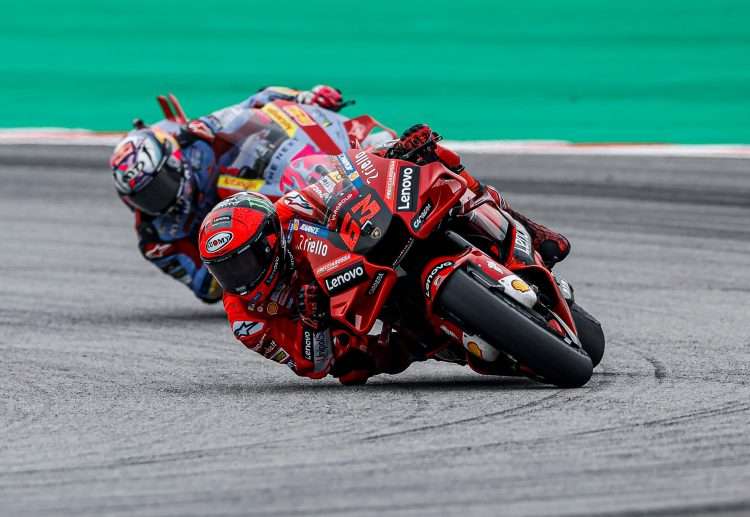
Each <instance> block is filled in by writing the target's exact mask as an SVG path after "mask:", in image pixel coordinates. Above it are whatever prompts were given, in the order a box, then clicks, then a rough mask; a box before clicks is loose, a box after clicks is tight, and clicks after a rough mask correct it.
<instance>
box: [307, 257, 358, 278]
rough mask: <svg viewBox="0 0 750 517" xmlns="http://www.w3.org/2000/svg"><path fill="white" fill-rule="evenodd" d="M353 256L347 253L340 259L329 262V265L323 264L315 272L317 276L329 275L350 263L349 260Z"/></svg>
mask: <svg viewBox="0 0 750 517" xmlns="http://www.w3.org/2000/svg"><path fill="white" fill-rule="evenodd" d="M351 258H352V256H351V255H350V254H349V253H347V254H346V255H341V256H340V257H337V258H335V259H334V260H332V261H330V262H328V263H327V264H323V265H322V266H320V267H319V268H318V269H316V270H315V274H317V275H322V274H325V273H328V272H329V271H332V270H334V269H336V268H337V267H338V266H340V265H341V264H343V263H345V262H348V261H349V259H351Z"/></svg>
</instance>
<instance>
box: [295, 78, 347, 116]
mask: <svg viewBox="0 0 750 517" xmlns="http://www.w3.org/2000/svg"><path fill="white" fill-rule="evenodd" d="M297 102H299V103H301V104H317V105H318V106H320V107H321V108H325V109H329V110H331V111H338V110H340V109H341V106H342V105H343V102H344V98H343V97H342V96H341V91H340V90H338V89H337V88H334V87H333V86H328V85H325V84H319V85H317V86H315V87H313V89H312V90H309V91H304V92H300V93H298V94H297Z"/></svg>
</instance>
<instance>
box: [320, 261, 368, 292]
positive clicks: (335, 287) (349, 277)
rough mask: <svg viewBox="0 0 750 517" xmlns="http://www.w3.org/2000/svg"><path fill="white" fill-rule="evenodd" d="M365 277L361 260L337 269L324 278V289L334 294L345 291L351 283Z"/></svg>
mask: <svg viewBox="0 0 750 517" xmlns="http://www.w3.org/2000/svg"><path fill="white" fill-rule="evenodd" d="M365 278H366V277H365V265H364V263H363V262H357V263H356V264H354V265H352V266H349V267H348V268H346V269H344V270H342V271H339V272H338V273H336V274H335V275H332V276H329V277H328V278H326V279H325V284H326V289H327V290H328V294H330V295H334V294H336V293H340V292H342V291H346V290H347V289H349V288H350V287H352V286H353V285H356V284H358V283H360V282H362V281H363V280H364V279H365Z"/></svg>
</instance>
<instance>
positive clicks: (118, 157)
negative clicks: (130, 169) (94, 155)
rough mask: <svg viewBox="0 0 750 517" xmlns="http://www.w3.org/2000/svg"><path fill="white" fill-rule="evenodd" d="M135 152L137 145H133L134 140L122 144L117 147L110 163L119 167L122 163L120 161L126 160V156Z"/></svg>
mask: <svg viewBox="0 0 750 517" xmlns="http://www.w3.org/2000/svg"><path fill="white" fill-rule="evenodd" d="M134 152H135V146H134V145H133V142H131V141H127V142H125V143H124V144H122V145H121V146H120V147H118V148H117V151H116V152H115V154H114V155H113V156H112V161H111V162H110V165H111V166H112V167H117V166H118V165H120V163H121V162H122V161H123V160H125V158H126V157H128V156H129V155H131V154H133V153H134Z"/></svg>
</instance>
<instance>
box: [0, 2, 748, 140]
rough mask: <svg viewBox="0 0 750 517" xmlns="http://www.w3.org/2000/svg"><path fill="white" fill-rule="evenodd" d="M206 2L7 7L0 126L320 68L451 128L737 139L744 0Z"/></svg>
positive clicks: (69, 118) (744, 115)
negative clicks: (615, 1)
mask: <svg viewBox="0 0 750 517" xmlns="http://www.w3.org/2000/svg"><path fill="white" fill-rule="evenodd" d="M188 4H192V5H193V7H192V8H189V9H186V8H185V7H184V6H185V5H188ZM220 5H221V6H222V10H221V12H219V11H218V10H217V9H216V8H214V7H213V5H211V4H209V3H205V2H200V3H199V2H189V1H182V2H174V1H162V2H158V3H157V2H146V1H144V0H131V1H128V2H122V1H121V2H116V3H114V2H108V1H99V2H95V1H82V2H76V3H74V4H66V3H63V2H53V1H43V0H31V1H26V2H16V3H10V4H8V5H6V6H4V8H3V14H2V19H0V48H2V49H3V51H2V54H1V56H2V57H0V101H2V103H1V105H2V107H3V108H2V109H3V115H2V116H3V118H2V122H0V126H4V127H17V126H67V127H86V128H92V129H103V130H119V129H123V128H127V127H128V126H129V122H130V120H131V119H132V118H133V117H136V116H141V117H144V118H145V119H146V120H152V119H155V118H157V117H158V116H159V112H158V109H157V106H156V103H155V102H154V101H153V97H154V96H155V95H156V94H158V93H162V92H166V91H173V92H174V93H176V94H177V95H178V96H179V97H180V99H182V101H183V104H184V105H185V107H186V109H187V110H188V113H189V114H192V115H199V114H203V113H206V112H208V111H210V110H212V109H216V108H219V107H221V106H223V105H226V104H230V103H233V102H237V101H239V100H241V99H243V98H244V97H246V96H247V95H249V94H250V93H252V92H253V91H255V90H256V89H257V88H258V87H260V86H263V85H268V84H282V85H290V86H297V87H307V86H310V85H312V84H316V83H319V82H326V83H330V84H333V85H335V86H338V87H339V88H341V89H342V90H343V91H344V93H345V95H346V96H347V97H353V98H356V99H357V101H358V104H357V105H356V106H355V107H354V108H350V109H348V111H347V112H348V113H350V114H355V113H359V112H368V113H371V114H373V115H375V116H376V117H377V118H379V119H381V120H382V121H383V122H385V123H388V124H390V125H392V126H393V127H394V128H395V129H397V130H401V129H403V128H404V127H406V126H408V125H410V124H412V123H414V122H418V121H424V122H430V123H431V124H432V125H433V126H434V127H435V128H436V129H438V130H439V131H440V132H441V133H443V134H444V135H445V136H446V137H449V138H457V139H494V138H508V139H529V138H552V139H569V140H575V141H667V142H686V143H693V142H750V2H747V1H744V0H716V1H713V2H705V1H694V0H693V1H691V0H684V1H672V0H655V1H654V0H652V1H649V2H647V1H645V0H629V1H628V2H623V3H622V4H621V5H614V6H613V5H611V2H603V1H592V0H569V1H556V0H544V1H529V2H502V1H499V2H490V1H487V2H482V1H476V0H468V1H463V2H448V1H445V0H437V1H434V2H431V3H429V5H428V4H424V5H416V3H412V2H390V1H386V2H377V3H376V2H373V3H367V4H365V3H355V2H341V1H333V2H326V3H320V4H318V3H317V2H315V3H309V2H305V3H303V2H297V1H288V2H283V3H282V2H280V3H279V4H278V7H276V9H277V10H276V12H274V11H272V10H271V6H272V4H270V3H256V2H241V1H237V0H228V1H225V2H222V3H221V4H220ZM170 13H174V14H170Z"/></svg>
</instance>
